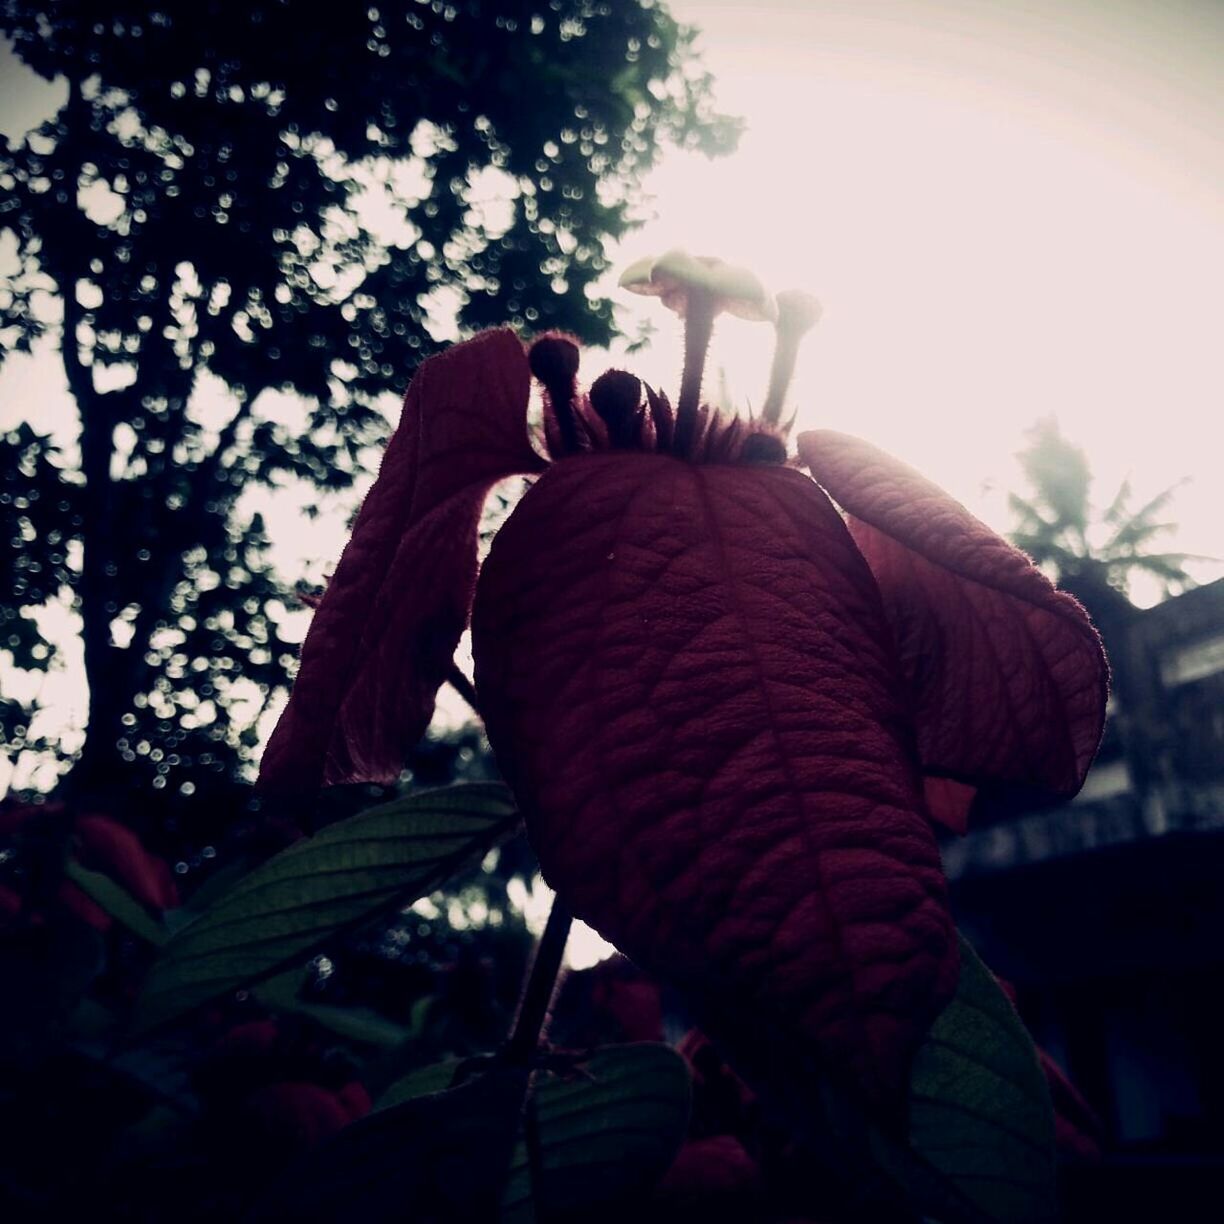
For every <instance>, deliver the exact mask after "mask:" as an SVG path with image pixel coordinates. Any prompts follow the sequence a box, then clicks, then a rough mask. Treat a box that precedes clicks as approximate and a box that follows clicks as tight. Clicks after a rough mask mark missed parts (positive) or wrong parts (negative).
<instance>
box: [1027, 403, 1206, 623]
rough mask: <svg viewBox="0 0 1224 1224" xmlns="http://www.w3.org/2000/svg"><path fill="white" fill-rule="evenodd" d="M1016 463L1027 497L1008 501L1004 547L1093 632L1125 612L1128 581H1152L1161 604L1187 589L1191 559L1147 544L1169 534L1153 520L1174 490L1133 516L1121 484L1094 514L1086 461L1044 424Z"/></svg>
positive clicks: (1053, 424)
mask: <svg viewBox="0 0 1224 1224" xmlns="http://www.w3.org/2000/svg"><path fill="white" fill-rule="evenodd" d="M1018 457H1019V459H1020V464H1021V467H1022V469H1023V471H1024V474H1025V477H1026V479H1027V481H1028V484H1029V487H1030V489H1031V490H1032V492H1031V493H1030V494H1029V496H1028V497H1022V496H1020V495H1019V494H1016V493H1013V494H1011V496H1010V498H1009V502H1010V505H1011V509H1012V512H1013V514H1014V515H1015V517H1016V526H1015V528H1014V529H1013V531H1012V532H1011V540H1012V542H1013V543H1014V544H1015V545H1016V546H1017V547H1019V548H1022V549H1023V550H1024V551H1025V552H1026V553H1028V554H1029V556H1030V557H1032V558H1033V560H1034V561H1035V562H1036V563H1037V564H1038V565H1040V566H1042V567H1043V568H1045V569H1047V570H1048V571H1050V576H1051V577H1052V578H1053V579H1054V580H1055V581H1056V582H1057V583H1058V585H1059V586H1060V587H1062V588H1063V589H1064V590H1067V591H1070V592H1071V594H1073V595H1074V596H1075V597H1076V598H1077V599H1079V601H1080V602H1081V603H1082V604H1083V605H1084V606H1085V607H1086V608H1087V609H1088V611H1089V612H1090V613H1091V614H1092V616H1093V618H1094V620H1096V621H1097V622H1098V625H1101V626H1105V625H1108V624H1111V623H1112V621H1113V620H1114V619H1116V618H1117V617H1118V615H1119V613H1120V612H1121V613H1122V614H1124V613H1125V612H1126V611H1128V610H1129V609H1130V605H1129V602H1128V599H1127V596H1128V595H1129V593H1130V587H1131V581H1132V579H1133V578H1134V577H1135V576H1136V575H1139V574H1144V575H1148V576H1150V577H1153V578H1155V579H1156V580H1157V581H1158V582H1159V583H1160V586H1161V589H1162V590H1163V592H1164V594H1165V595H1166V596H1168V595H1171V594H1176V593H1179V592H1181V591H1183V590H1186V589H1187V588H1188V587H1191V586H1193V585H1194V579H1193V578H1192V577H1191V576H1190V574H1189V573H1187V571H1186V568H1185V564H1186V562H1187V561H1189V560H1192V559H1193V558H1192V557H1190V556H1189V555H1188V554H1186V553H1171V552H1157V551H1155V550H1154V548H1153V542H1154V541H1155V540H1156V539H1157V538H1158V537H1159V536H1160V535H1162V534H1163V533H1165V532H1167V531H1170V530H1171V529H1172V528H1173V527H1174V524H1173V523H1171V522H1166V521H1162V519H1161V517H1160V516H1161V515H1162V514H1163V513H1164V511H1165V510H1166V509H1167V508H1168V506H1169V503H1170V502H1171V501H1172V500H1173V498H1174V496H1175V494H1176V492H1177V489H1178V486H1177V485H1172V486H1170V487H1169V488H1167V489H1165V490H1164V491H1163V492H1161V493H1158V494H1157V495H1156V496H1155V497H1153V498H1151V499H1150V500H1149V501H1147V502H1146V503H1144V504H1143V505H1142V506H1140V507H1139V508H1138V509H1136V508H1135V507H1134V505H1133V503H1132V498H1133V490H1132V488H1131V483H1130V481H1129V479H1128V480H1124V481H1123V482H1122V484H1121V485H1120V486H1119V488H1118V491H1117V492H1116V493H1115V494H1114V497H1113V500H1112V501H1111V502H1110V503H1109V505H1108V506H1107V507H1106V508H1105V509H1104V510H1103V511H1100V512H1098V511H1097V510H1096V509H1095V507H1094V506H1093V503H1092V498H1091V493H1092V472H1091V469H1090V468H1089V466H1088V458H1087V456H1086V455H1085V454H1084V452H1083V450H1082V449H1081V448H1080V447H1078V446H1076V445H1075V444H1074V443H1073V442H1070V441H1069V440H1068V439H1066V438H1064V437H1063V435H1062V433H1061V432H1060V430H1059V428H1058V422H1057V421H1056V420H1054V419H1053V418H1052V417H1047V418H1045V419H1043V420H1040V421H1038V422H1037V423H1036V424H1035V425H1034V426H1033V427H1032V428H1031V429H1030V430H1029V431H1028V444H1027V445H1026V446H1025V448H1024V449H1023V450H1022V451H1021V452H1020V453H1019V456H1018Z"/></svg>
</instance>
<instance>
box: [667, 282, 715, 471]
mask: <svg viewBox="0 0 1224 1224" xmlns="http://www.w3.org/2000/svg"><path fill="white" fill-rule="evenodd" d="M714 313H715V312H714V298H713V296H712V295H711V294H709V293H704V292H702V291H701V290H698V289H694V290H692V291H691V292H690V294H689V300H688V311H687V313H686V315H685V318H684V372H683V374H681V376H680V399H679V402H678V403H677V404H676V433H675V440H674V442H673V444H672V449H673V451H674V452H675V454H677V455H685V454H687V453H688V451H689V448H690V447H691V446H692V445H693V442H694V441H695V439H696V433H697V416H698V411H699V409H700V406H701V378H702V375H703V374H704V372H705V362H706V352H707V350H708V349H709V347H710V337H711V336H712V335H713V334H714Z"/></svg>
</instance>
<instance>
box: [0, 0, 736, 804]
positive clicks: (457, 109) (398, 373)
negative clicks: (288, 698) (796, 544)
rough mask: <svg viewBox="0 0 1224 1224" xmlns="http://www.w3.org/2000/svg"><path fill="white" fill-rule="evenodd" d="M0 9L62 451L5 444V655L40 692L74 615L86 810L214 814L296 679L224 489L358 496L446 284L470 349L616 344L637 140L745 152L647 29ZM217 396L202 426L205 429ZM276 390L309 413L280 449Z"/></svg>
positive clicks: (311, 9)
mask: <svg viewBox="0 0 1224 1224" xmlns="http://www.w3.org/2000/svg"><path fill="white" fill-rule="evenodd" d="M0 14H2V15H0V30H2V31H3V32H4V33H6V34H7V35H8V36H9V37H10V38H11V39H12V41H13V44H14V47H15V50H16V52H17V54H18V55H19V56H20V58H21V59H22V60H24V62H25V63H26V64H27V65H29V66H30V67H31V68H33V69H34V70H35V71H36V72H38V73H39V74H40V75H42V76H44V77H46V78H48V79H51V78H54V77H57V76H58V77H63V78H66V80H67V86H68V93H67V101H66V102H65V104H64V105H63V106H62V107H61V109H60V110H59V112H58V113H57V114H56V115H55V116H54V117H53V118H51V119H50V120H48V121H47V122H46V123H44V124H43V125H42V126H41V127H40V128H38V129H37V130H35V131H33V132H30V133H29V134H28V135H27V137H26V138H25V139H24V140H16V141H13V142H8V143H7V144H6V145H5V147H4V148H3V150H2V151H0V197H2V198H3V204H2V205H0V226H2V227H4V228H5V229H7V230H8V231H10V233H11V234H12V235H15V237H16V248H17V266H16V268H15V271H14V272H13V274H12V275H11V276H8V277H7V278H6V279H5V281H4V282H3V284H2V285H0V339H2V341H3V350H4V351H27V350H29V349H30V348H31V347H32V346H34V345H40V344H41V345H58V347H59V351H60V354H61V357H62V360H63V364H64V370H65V373H66V376H67V381H68V386H69V389H70V391H71V394H72V396H73V398H74V399H75V402H76V407H77V410H78V413H79V420H80V435H79V447H78V448H72V449H64V450H61V449H57V447H56V446H55V445H54V444H53V442H52V440H51V438H50V437H49V436H48V435H47V434H46V433H44V432H42V431H40V428H39V423H38V410H37V406H36V405H30V406H29V410H28V412H26V413H25V416H26V418H27V420H28V421H29V422H30V423H29V424H23V425H21V426H19V427H18V428H17V429H15V430H13V431H11V432H10V433H9V434H7V435H6V436H5V437H4V438H3V439H0V448H2V449H0V473H3V480H4V487H3V490H2V491H0V499H2V503H3V504H2V509H3V515H4V528H5V530H4V538H5V540H6V542H7V541H11V542H12V543H13V544H14V545H15V547H12V548H5V549H4V551H3V560H2V561H0V584H3V585H4V587H5V589H6V590H10V591H11V592H12V595H13V598H12V600H11V602H10V603H8V604H7V605H6V607H5V608H4V610H3V612H2V613H0V615H2V616H3V618H4V620H3V629H2V631H0V632H2V634H3V636H2V637H0V643H2V644H3V647H4V649H5V650H6V651H7V652H8V653H9V655H10V656H11V659H12V661H13V663H14V664H15V665H16V666H18V667H20V668H27V669H28V668H34V669H42V668H46V667H47V666H48V665H49V664H50V662H51V659H52V656H53V654H54V645H53V644H52V643H50V642H47V641H44V640H43V639H42V637H41V635H40V634H39V632H38V630H37V628H36V626H35V623H34V621H33V620H32V619H31V618H30V613H31V612H32V611H33V610H34V609H37V608H38V607H40V606H41V605H43V604H45V603H46V602H47V601H48V600H51V599H54V598H56V597H57V596H58V595H59V594H60V593H61V592H63V591H64V590H65V588H66V589H68V590H70V591H71V593H72V599H73V603H74V607H75V609H76V610H77V611H78V612H79V614H80V617H81V632H82V636H83V642H84V654H85V669H86V674H87V679H88V684H89V715H88V733H87V737H86V741H85V746H84V749H83V751H82V752H81V753H80V754H79V756H78V757H77V758H76V759H75V760H74V761H73V762H72V767H71V770H70V772H69V775H68V778H67V786H68V788H69V789H70V790H71V791H73V792H75V793H76V794H77V795H78V796H85V797H87V798H88V799H89V800H90V801H91V802H102V803H104V804H106V805H107V806H111V807H113V806H114V803H115V801H116V799H118V798H120V797H122V796H123V795H124V794H130V793H131V792H132V791H133V789H135V790H138V791H139V792H140V793H141V794H144V795H148V796H150V797H153V798H157V799H159V800H160V801H163V802H170V801H171V800H172V799H173V800H175V801H179V800H182V799H184V798H189V797H190V796H192V795H195V796H198V797H200V798H201V799H202V798H204V797H206V796H208V795H212V796H214V797H216V798H219V797H220V795H221V793H225V794H230V795H232V794H233V793H234V792H233V791H232V784H233V783H234V781H235V780H236V779H239V778H241V777H243V776H247V777H249V770H248V771H246V772H245V773H244V768H243V767H244V766H247V765H249V763H250V761H251V755H252V751H253V749H254V747H255V725H254V722H253V721H252V719H251V716H250V712H249V700H248V702H247V705H246V706H244V705H243V704H242V701H241V700H240V695H242V694H244V692H245V693H246V694H248V695H249V692H250V687H249V685H244V683H243V682H251V683H253V684H254V685H255V686H258V689H259V691H260V692H262V693H263V694H264V696H265V697H268V696H271V695H272V694H274V693H275V691H276V690H277V689H278V688H279V687H280V686H283V685H284V684H285V683H286V682H287V680H288V678H289V674H290V670H291V667H292V663H293V658H294V654H295V651H294V649H293V648H292V647H291V646H290V645H288V644H286V642H285V641H284V640H282V638H281V636H280V633H279V632H278V618H280V617H282V616H283V615H284V614H285V610H286V608H288V607H292V605H293V595H292V591H291V590H290V589H289V587H288V585H287V582H286V577H285V576H284V575H282V574H279V573H278V572H277V571H276V570H275V569H274V567H273V566H272V564H271V562H270V560H269V555H268V540H267V537H266V535H265V531H264V526H263V523H262V522H261V520H260V517H259V515H258V514H257V513H253V512H252V511H251V509H250V507H249V505H248V503H247V500H246V499H244V494H248V493H250V492H251V491H252V490H254V489H257V488H260V487H270V488H277V487H281V486H285V485H287V484H291V483H293V482H295V481H304V482H307V483H308V484H309V486H311V487H314V488H316V489H318V490H319V491H320V492H321V493H327V492H331V491H342V490H344V489H347V488H348V487H349V486H351V485H352V483H353V482H354V480H356V479H357V478H359V476H360V474H361V473H362V471H363V460H364V459H366V458H368V454H365V452H366V448H369V447H372V446H374V445H376V444H377V443H379V442H381V440H382V439H383V437H384V436H385V434H386V431H387V423H386V417H385V415H384V413H383V412H381V411H380V410H379V408H378V407H377V401H378V398H379V397H380V395H384V394H385V393H387V392H389V391H390V392H395V393H399V392H402V389H403V388H404V386H405V385H406V383H407V381H408V379H409V377H410V375H411V373H412V370H413V368H414V367H415V366H416V364H417V363H418V362H419V361H420V360H422V359H423V358H424V357H425V356H427V355H428V354H429V352H430V351H432V350H433V349H434V348H435V347H436V341H435V339H434V332H435V331H436V328H435V329H434V331H431V311H433V312H435V314H437V313H438V312H441V313H442V314H443V315H444V314H445V313H446V307H445V306H444V305H443V304H441V303H440V301H439V298H438V291H439V290H440V289H443V288H444V289H445V290H446V292H447V294H448V295H451V296H449V297H448V298H447V301H448V302H449V303H450V304H451V305H452V306H457V308H458V324H459V326H460V327H461V328H463V329H477V328H480V327H484V326H487V325H490V324H494V323H499V324H500V323H505V322H509V323H512V324H514V325H516V326H519V327H522V328H524V329H527V330H540V329H544V328H547V327H564V328H566V329H568V330H569V331H571V332H574V333H576V334H577V335H579V336H580V337H581V338H582V339H583V340H585V341H587V342H591V343H600V342H605V341H607V340H608V339H609V338H610V336H611V335H612V333H613V327H614V324H613V320H612V315H611V310H610V306H609V304H608V303H607V302H606V301H605V300H601V299H599V298H598V297H595V296H592V294H591V292H590V290H591V287H592V285H593V284H594V283H595V281H596V280H597V278H598V277H599V276H600V275H601V274H602V273H603V272H604V271H605V269H606V267H607V255H606V246H607V243H608V242H609V240H611V239H614V238H616V237H617V236H618V235H620V234H622V233H623V232H624V231H625V230H626V228H627V227H628V226H629V225H630V224H631V221H632V216H633V212H632V206H633V202H634V196H635V191H636V189H637V185H638V183H639V180H640V178H641V175H642V174H643V172H644V171H645V170H647V169H648V168H649V167H650V165H651V164H652V162H653V161H654V159H655V157H656V153H657V151H658V148H659V144H660V142H661V141H671V142H674V143H676V144H679V145H681V146H684V147H697V148H701V149H704V150H706V151H708V152H711V153H714V152H719V151H725V150H727V149H728V148H729V147H730V146H731V145H732V144H733V143H734V138H735V134H736V130H737V128H736V125H735V123H734V122H733V121H731V120H728V119H727V118H725V117H723V116H720V115H717V114H716V113H714V111H713V110H712V107H711V100H710V90H709V84H710V82H709V79H708V76H707V75H706V74H705V73H704V71H703V70H702V69H701V68H700V65H699V64H698V63H697V62H696V61H695V60H694V58H693V55H692V47H691V35H690V33H689V32H688V31H686V30H684V29H682V28H680V27H678V26H677V25H676V23H675V22H674V21H673V20H672V18H671V17H670V16H669V15H668V13H667V12H666V10H665V9H663V8H661V7H659V6H655V5H647V4H640V3H623V4H622V3H617V4H595V3H590V2H589V0H553V2H552V3H550V4H540V5H530V4H523V3H520V2H518V0H483V2H473V3H464V4H458V3H456V4H450V3H440V2H439V3H430V4H425V3H413V2H404V0H394V2H388V3H377V4H373V3H372V4H371V5H369V6H365V5H331V6H327V7H324V8H319V7H318V6H313V5H307V4H304V3H301V2H300V0H299V2H294V0H283V2H281V3H267V2H264V3H256V4H253V5H240V4H236V3H226V2H222V0H211V2H206V3H198V4H191V5H167V6H162V7H160V8H159V7H157V6H148V5H141V4H123V3H117V4H108V3H104V4H97V3H88V4H86V3H74V2H68V0H65V2H63V3H56V4H51V5H46V4H39V5H35V4H26V3H20V2H17V0H6V2H5V3H4V4H3V5H2V6H0ZM490 176H491V177H490ZM490 183H492V184H493V187H494V191H495V192H496V193H498V194H500V195H501V197H502V198H503V199H502V204H501V206H500V207H499V208H495V209H490V208H485V207H484V206H483V204H482V199H483V198H484V197H483V196H482V189H484V188H486V187H488V185H489V184H490ZM209 380H216V382H214V383H213V384H212V390H213V392H214V393H216V392H217V391H218V386H217V384H218V383H219V384H220V386H221V388H223V389H224V392H225V395H226V402H227V403H228V405H229V411H228V416H227V418H226V419H224V420H222V421H221V422H220V423H219V424H213V423H206V422H205V420H204V419H202V417H201V414H200V413H199V412H198V411H196V404H197V402H198V400H197V398H196V397H198V396H199V393H200V392H201V389H202V387H204V385H205V383H206V382H208V381H209ZM269 391H290V392H294V393H296V394H297V395H298V396H301V397H303V398H304V400H305V404H306V411H304V412H302V414H301V417H300V424H297V425H293V424H286V422H285V419H284V415H283V412H282V413H280V414H278V413H277V412H274V411H269V408H268V405H269V403H270V400H269V398H268V397H267V396H265V395H264V393H265V392H269ZM369 453H373V452H369ZM32 713H33V711H32V710H31V709H30V708H28V707H26V706H24V705H22V704H21V703H19V702H15V701H12V700H9V701H6V702H4V703H3V705H2V706H0V728H2V733H3V737H4V741H5V745H6V747H7V749H8V750H10V751H12V752H17V753H20V752H22V751H23V750H27V749H29V750H44V751H47V750H49V751H51V752H55V751H56V750H57V745H56V744H54V743H47V742H43V743H36V742H33V741H31V740H30V739H29V738H28V736H27V730H28V727H29V723H30V718H31V715H32ZM178 805H179V806H182V805H181V803H179V804H178Z"/></svg>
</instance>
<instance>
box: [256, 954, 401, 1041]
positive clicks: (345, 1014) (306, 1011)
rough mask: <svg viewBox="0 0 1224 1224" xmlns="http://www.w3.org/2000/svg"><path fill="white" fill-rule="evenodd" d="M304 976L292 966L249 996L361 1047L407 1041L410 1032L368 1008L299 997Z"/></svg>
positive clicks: (261, 985) (259, 986)
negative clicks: (313, 1000) (354, 1042)
mask: <svg viewBox="0 0 1224 1224" xmlns="http://www.w3.org/2000/svg"><path fill="white" fill-rule="evenodd" d="M305 977H306V971H305V970H304V969H300V968H296V967H295V968H293V969H290V970H289V971H288V972H287V973H278V974H276V976H275V977H270V978H268V979H267V980H266V981H264V982H262V983H261V984H260V985H258V986H256V987H255V988H254V989H253V990H252V991H251V993H252V994H253V995H254V996H255V999H256V1001H257V1002H259V1003H262V1004H263V1005H264V1006H265V1007H267V1008H268V1009H269V1010H271V1011H279V1012H290V1013H292V1014H293V1015H295V1016H305V1017H307V1018H308V1019H311V1020H313V1021H315V1022H316V1023H317V1024H321V1025H322V1026H323V1027H324V1028H325V1029H330V1030H331V1032H333V1033H336V1034H338V1035H339V1036H341V1037H346V1038H348V1040H349V1041H356V1042H360V1043H361V1044H362V1045H371V1046H378V1047H380V1048H382V1049H386V1050H393V1049H397V1048H399V1047H400V1046H402V1045H403V1044H404V1042H405V1041H408V1040H410V1039H411V1037H412V1033H411V1032H410V1031H409V1030H408V1029H407V1028H406V1027H405V1026H404V1025H402V1024H396V1023H395V1021H394V1020H389V1019H387V1017H386V1016H384V1015H383V1014H382V1013H381V1012H378V1011H376V1010H375V1009H374V1008H372V1007H345V1006H336V1005H334V1004H331V1003H312V1002H311V1001H310V1000H309V999H304V998H302V995H301V989H302V985H303V982H304V980H305Z"/></svg>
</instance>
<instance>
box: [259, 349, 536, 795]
mask: <svg viewBox="0 0 1224 1224" xmlns="http://www.w3.org/2000/svg"><path fill="white" fill-rule="evenodd" d="M530 379H531V375H530V372H529V371H528V368H527V358H526V356H525V355H524V353H523V346H522V343H521V342H520V341H519V339H518V337H517V336H515V334H514V333H513V332H512V331H509V330H499V331H488V332H483V333H482V334H481V335H479V336H477V337H476V338H475V339H473V340H469V341H468V342H467V343H466V344H458V345H456V346H455V347H454V348H452V349H448V350H447V351H446V352H445V353H441V354H439V355H438V356H436V357H431V358H430V359H429V360H428V361H426V362H425V363H424V364H423V365H422V366H421V368H420V369H419V370H418V371H417V374H416V377H415V378H414V379H413V380H412V385H411V386H410V387H409V388H408V395H407V397H406V398H405V400H404V411H403V415H402V417H401V418H400V424H399V427H398V429H397V430H396V431H395V434H394V435H393V437H392V438H391V441H390V443H389V444H388V446H387V450H386V453H385V455H384V456H383V462H382V467H381V469H380V470H379V473H378V479H377V480H376V481H375V483H374V486H373V488H372V489H371V490H370V492H369V494H368V495H367V497H366V500H365V503H364V504H363V505H362V507H361V512H360V514H358V516H357V521H356V522H355V523H354V525H353V533H352V536H351V537H350V539H349V542H348V545H347V546H346V547H345V550H344V553H343V555H342V556H341V558H340V563H339V565H337V567H336V572H335V575H334V576H333V577H332V579H331V582H330V583H329V584H328V587H327V591H326V593H325V594H324V596H323V600H322V602H321V603H320V605H319V607H318V610H317V611H316V612H315V615H314V620H313V621H312V623H311V626H310V631H309V633H308V634H307V635H306V640H305V642H304V643H303V645H302V660H301V666H300V668H299V670H298V676H297V680H296V681H295V683H294V686H293V691H292V694H291V695H290V699H289V704H288V705H287V706H286V708H285V712H284V713H283V714H282V715H281V718H280V721H279V722H278V723H277V725H276V729H275V731H273V733H272V737H271V739H270V740H269V741H268V747H267V750H266V751H265V752H264V757H263V762H262V765H261V768H260V776H259V778H260V785H261V786H262V787H264V789H266V790H275V791H285V792H292V791H308V790H312V789H315V788H317V787H318V786H320V785H321V784H322V785H334V784H339V783H343V782H391V781H394V780H395V778H396V777H397V776H398V775H399V772H400V769H401V767H402V765H403V761H404V756H405V753H406V752H407V750H408V748H410V747H411V746H412V745H413V744H414V743H416V741H417V740H418V739H419V738H420V737H421V735H422V734H423V732H424V731H425V728H426V727H427V726H428V725H429V720H430V718H431V717H432V716H433V709H434V700H435V698H436V696H437V692H438V689H439V687H440V686H441V684H442V681H443V680H444V679H445V677H446V671H447V668H448V667H449V665H450V662H451V660H452V658H453V657H454V654H455V647H456V646H457V645H458V642H459V638H460V635H461V634H462V633H463V631H464V629H465V628H466V627H467V621H468V612H469V610H470V608H471V603H472V591H473V589H474V586H475V582H476V546H477V532H478V529H479V526H480V516H481V511H482V508H483V506H484V500H485V495H486V494H487V493H488V490H489V489H490V487H491V486H492V485H493V484H494V483H496V482H497V481H498V480H500V479H502V478H503V477H505V476H511V475H514V474H515V473H519V472H534V471H538V470H539V469H540V468H541V467H542V466H543V460H542V459H540V457H539V456H538V455H537V454H536V453H535V452H534V451H533V450H532V448H531V445H530V442H529V440H528V434H527V398H528V388H529V384H530Z"/></svg>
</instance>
